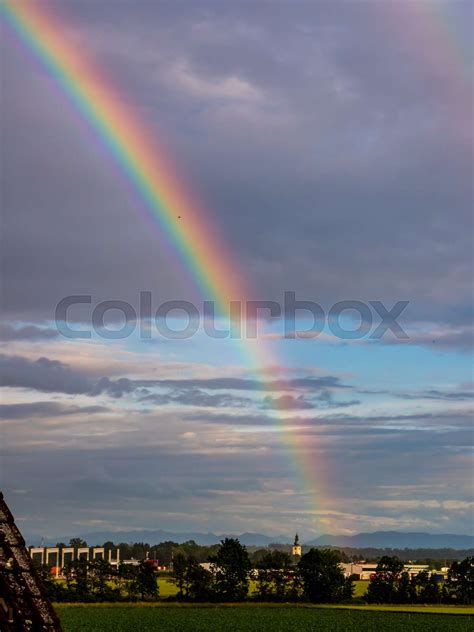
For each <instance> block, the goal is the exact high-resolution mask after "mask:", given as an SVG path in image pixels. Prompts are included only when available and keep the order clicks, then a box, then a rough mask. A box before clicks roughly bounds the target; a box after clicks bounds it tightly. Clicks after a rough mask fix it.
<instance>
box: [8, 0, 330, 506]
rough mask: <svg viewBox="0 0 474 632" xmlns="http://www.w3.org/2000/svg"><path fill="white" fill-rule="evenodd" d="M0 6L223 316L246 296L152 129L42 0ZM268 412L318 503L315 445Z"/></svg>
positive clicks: (249, 359) (259, 359)
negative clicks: (115, 88) (74, 41)
mask: <svg viewBox="0 0 474 632" xmlns="http://www.w3.org/2000/svg"><path fill="white" fill-rule="evenodd" d="M0 10H1V13H2V15H3V17H4V20H5V22H6V23H7V24H8V25H9V27H10V28H11V30H12V31H13V32H14V33H15V34H16V35H17V36H18V37H19V39H20V40H21V41H22V42H23V43H24V44H25V45H26V47H27V48H28V49H29V50H30V51H32V52H33V54H34V56H35V57H37V58H38V59H39V60H40V62H41V63H42V65H43V66H44V67H45V68H46V69H47V71H48V73H49V74H50V75H51V76H52V77H54V79H55V81H56V82H57V84H58V85H59V86H60V88H61V89H62V91H63V92H64V93H65V95H66V96H67V97H68V99H69V100H70V101H71V102H72V103H73V105H74V106H75V108H76V109H77V111H78V112H79V113H80V114H81V116H82V117H83V119H84V120H85V121H86V122H87V124H88V126H89V127H90V128H91V129H92V130H93V132H94V134H95V135H96V136H97V137H98V138H99V139H100V140H101V142H102V143H103V144H104V145H105V146H106V147H107V148H108V150H109V152H110V155H111V156H112V157H113V158H114V161H115V163H116V165H118V167H119V169H120V171H121V173H122V175H123V176H124V177H125V178H126V180H127V181H128V182H129V183H130V184H131V185H132V186H133V188H134V190H135V191H136V192H137V193H138V194H139V197H140V200H141V203H142V204H141V205H142V206H143V208H145V209H146V211H147V213H148V215H149V216H150V217H152V218H153V220H154V222H155V224H157V225H158V226H159V228H160V231H161V234H162V235H164V236H165V238H166V241H167V243H168V245H169V246H171V248H172V249H173V250H174V251H175V252H176V253H178V256H179V259H180V260H181V262H182V263H183V264H184V265H183V269H184V271H185V273H186V274H187V275H188V276H189V277H191V278H192V280H193V281H194V283H195V284H196V286H197V287H198V289H199V291H200V294H201V296H202V297H203V298H206V299H212V300H214V301H215V303H216V304H217V306H218V309H219V311H220V312H221V313H222V314H224V315H226V314H228V308H229V304H230V301H232V300H243V299H245V297H246V296H248V293H247V292H246V291H245V287H244V285H243V284H242V280H241V277H240V275H239V272H238V266H237V265H236V263H235V261H233V260H232V258H231V257H230V256H229V254H228V249H226V248H225V245H224V242H223V240H222V238H221V236H220V235H218V234H217V232H216V229H215V227H214V226H213V225H211V223H210V222H209V219H208V218H207V217H206V213H205V210H204V209H203V208H202V207H200V206H199V204H198V203H197V202H196V200H195V199H194V198H193V197H192V196H191V195H190V192H189V191H188V190H187V188H186V186H185V183H184V182H183V180H182V179H180V178H179V177H178V176H177V172H176V170H175V168H174V166H172V165H171V164H170V161H169V160H168V159H167V158H166V156H165V154H164V152H163V151H162V150H160V148H159V147H158V145H157V144H156V138H154V139H153V141H151V140H150V138H151V136H152V135H151V134H149V133H147V129H146V128H145V127H144V126H143V125H142V124H141V123H140V121H139V120H138V119H137V117H136V114H135V113H134V112H133V111H132V110H131V109H130V108H128V107H127V106H126V105H125V104H124V102H123V100H122V99H121V98H120V95H119V94H118V93H117V92H116V90H114V88H113V87H112V85H111V83H110V82H109V81H107V80H106V79H105V77H104V76H103V74H102V73H101V72H100V71H99V69H98V68H97V67H96V65H95V64H93V63H92V62H91V61H90V60H88V59H87V58H86V56H85V55H84V54H83V52H82V51H79V50H77V49H75V48H74V46H73V45H72V44H71V42H70V40H68V38H67V37H66V34H65V32H64V27H63V25H62V23H61V22H59V21H57V18H55V17H54V16H53V15H52V14H51V12H50V11H48V10H47V6H46V3H41V4H40V3H39V2H38V1H36V0H21V1H16V2H13V1H12V0H7V1H5V2H3V3H2V4H0ZM180 218H183V219H184V220H185V221H181V219H180ZM238 344H240V350H241V354H242V357H243V360H244V362H245V367H246V369H248V370H250V371H252V373H253V374H254V376H255V377H256V378H257V379H259V380H260V382H261V384H262V390H264V389H265V385H266V383H267V379H268V374H267V370H266V367H268V366H269V365H274V364H278V363H277V362H276V361H275V359H274V358H272V355H271V353H270V352H269V349H268V348H267V347H265V344H264V342H262V341H248V340H245V339H243V340H242V341H240V343H238ZM281 390H285V389H284V384H283V388H282V389H281ZM273 417H274V419H275V424H276V425H277V426H278V429H279V431H280V432H281V434H282V436H283V438H284V442H285V444H286V445H287V446H288V447H289V448H290V454H291V456H292V461H293V462H294V467H295V469H296V470H297V472H298V473H299V474H300V477H301V484H302V487H303V489H305V490H306V492H307V494H309V497H310V498H311V500H310V508H311V507H312V508H313V509H320V508H321V504H320V495H321V486H322V481H321V464H320V463H319V462H318V463H316V462H315V458H314V454H315V453H314V451H313V450H314V446H312V447H313V449H311V446H310V444H309V443H308V437H307V436H306V435H305V433H304V428H303V427H301V424H299V425H298V424H296V425H294V426H291V427H290V425H289V423H288V419H287V413H285V411H283V410H282V411H274V413H273ZM318 461H319V460H318ZM316 466H317V470H318V475H316V473H315V468H316ZM303 510H306V505H305V508H304V509H303Z"/></svg>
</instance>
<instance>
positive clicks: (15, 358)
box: [0, 0, 473, 537]
mask: <svg viewBox="0 0 474 632" xmlns="http://www.w3.org/2000/svg"><path fill="white" fill-rule="evenodd" d="M45 5H46V6H47V7H48V10H50V11H51V12H53V13H54V14H55V16H56V19H57V20H58V23H59V24H60V25H61V29H62V30H63V31H64V33H65V35H66V36H67V38H68V40H69V41H70V43H71V44H72V45H73V46H74V47H76V48H77V49H78V50H81V51H84V53H85V54H86V55H87V56H88V57H89V58H90V59H91V60H93V62H94V63H95V64H97V65H98V66H99V67H100V68H101V70H102V72H103V76H105V77H107V81H108V82H109V84H110V85H112V86H113V87H114V90H116V91H117V93H118V94H119V95H120V98H121V99H122V100H123V102H124V103H125V104H126V105H127V107H129V108H130V109H131V111H132V112H133V114H134V116H135V117H136V119H137V120H138V121H140V123H141V124H142V125H143V126H144V127H145V129H146V130H147V134H148V135H149V137H150V139H152V142H155V141H156V142H159V143H160V145H161V146H162V147H163V148H164V150H165V152H166V154H167V155H168V156H169V157H170V160H171V161H172V163H173V164H174V165H175V169H176V173H177V177H179V178H180V179H181V180H182V181H183V182H184V183H185V184H186V186H187V187H188V188H189V189H191V190H192V191H194V195H195V196H196V199H199V200H200V203H201V205H203V206H204V207H205V209H206V213H207V215H208V216H209V217H210V218H211V220H212V223H213V225H215V226H216V227H218V230H219V232H220V233H221V234H222V236H223V240H224V243H225V248H226V251H227V252H228V253H229V257H230V258H231V260H232V261H233V262H234V265H235V270H236V271H238V275H239V276H240V278H241V279H242V285H243V286H244V287H245V288H248V296H243V297H241V298H242V299H244V300H245V299H253V300H273V301H278V302H280V303H281V302H282V301H283V297H284V292H285V291H293V292H296V296H297V298H298V299H300V300H307V301H317V302H318V303H319V304H320V305H321V306H322V307H323V309H324V310H326V311H328V310H329V309H330V308H331V306H332V305H333V304H334V303H336V302H337V301H345V300H357V301H362V302H367V301H381V302H382V303H383V304H384V305H385V307H386V308H387V310H390V309H391V308H392V306H393V305H394V304H395V303H396V302H397V301H408V306H407V307H406V308H405V309H404V311H403V312H402V314H401V316H400V318H399V320H398V322H399V323H400V325H401V326H402V327H403V329H404V331H405V332H406V334H407V335H408V339H406V338H405V339H403V340H402V339H400V338H397V337H396V336H394V334H393V331H390V330H389V331H387V332H386V333H385V335H384V336H383V337H382V338H381V339H379V340H377V339H370V337H369V333H370V332H368V333H367V335H365V336H363V337H360V338H357V339H353V340H350V339H341V338H339V337H337V336H334V335H333V333H332V332H331V331H330V330H329V329H328V328H327V327H325V329H324V331H323V332H322V334H321V335H320V336H318V337H317V338H312V337H307V336H305V337H301V338H298V339H295V340H286V339H284V338H283V331H284V324H283V323H282V321H281V319H269V318H263V319H260V320H259V322H258V331H259V337H258V339H257V340H256V341H251V342H247V341H245V340H240V341H239V340H237V341H236V340H229V339H222V340H217V339H213V338H209V337H208V336H207V335H206V334H205V332H204V331H203V330H202V327H200V329H199V330H198V332H197V333H196V335H194V336H193V337H191V338H187V339H170V338H168V337H165V336H163V335H161V334H160V332H159V331H158V330H157V329H156V327H154V324H153V323H150V322H149V321H146V320H143V322H142V323H141V325H142V328H141V331H142V335H140V331H139V327H137V328H136V329H135V331H134V332H133V333H132V334H131V335H130V336H129V337H127V338H123V339H106V338H104V336H103V335H101V332H100V331H99V332H92V335H91V337H90V339H84V338H78V339H71V338H68V337H65V336H64V335H62V334H61V333H60V332H58V329H57V326H56V323H55V320H54V315H55V308H56V305H57V304H58V302H59V301H60V300H61V299H62V298H63V297H65V296H68V295H74V294H80V295H90V296H91V305H90V306H89V305H86V306H83V309H81V310H72V311H71V317H72V319H73V320H74V324H73V325H71V326H73V327H76V328H78V329H82V330H84V329H86V330H87V329H89V328H90V317H91V313H92V310H93V309H94V307H95V305H97V304H98V303H99V302H100V301H103V300H126V301H128V302H129V303H130V304H131V305H133V306H134V309H135V310H136V311H138V306H139V296H140V292H144V291H147V292H151V293H152V304H153V308H154V309H156V308H157V307H158V306H159V305H160V304H161V303H163V302H164V301H168V300H171V299H184V300H190V301H193V302H194V303H196V305H197V306H198V307H199V306H200V304H201V303H200V301H201V302H202V300H203V299H204V298H212V297H203V296H200V295H199V293H198V292H197V290H196V288H195V287H193V285H192V284H191V283H190V281H189V278H188V276H187V275H186V274H185V273H184V270H183V266H182V265H179V264H177V263H176V259H175V257H173V255H172V253H171V257H170V253H169V247H168V245H167V244H166V243H165V239H164V235H163V231H162V230H161V229H160V226H159V225H158V224H154V225H150V223H149V222H147V221H145V219H144V218H143V214H142V213H141V212H139V211H138V209H137V204H138V202H137V195H136V192H134V191H133V189H132V187H131V186H130V184H129V183H128V182H127V181H126V180H125V179H124V178H123V177H122V176H121V175H120V174H119V172H118V170H117V168H116V166H115V165H114V162H113V160H112V158H111V157H110V155H109V154H108V152H107V150H106V149H105V148H104V147H103V146H102V145H101V144H100V142H98V140H97V138H96V137H95V135H94V133H93V132H92V131H91V129H90V128H89V127H88V125H87V122H85V121H84V120H82V119H81V118H80V117H79V116H78V114H77V112H76V111H75V109H74V107H72V105H71V104H70V103H69V101H68V99H67V97H66V96H65V95H64V93H63V92H62V90H61V88H60V87H59V86H58V85H57V84H56V83H55V81H54V79H53V78H52V77H51V75H50V74H48V72H47V71H46V70H45V68H44V67H43V66H42V65H41V64H40V63H39V61H38V60H37V59H35V58H34V56H32V55H31V53H30V52H29V51H27V50H26V49H25V47H24V46H23V44H21V43H20V42H19V41H18V40H17V39H16V37H15V35H14V34H13V33H12V32H11V31H9V30H8V29H7V28H5V27H2V32H1V68H0V70H1V82H2V85H1V95H2V103H1V105H2V118H1V127H2V130H1V131H2V138H3V142H2V151H1V158H2V164H1V170H2V183H1V187H2V188H1V192H2V206H3V209H4V214H3V231H2V233H3V234H2V244H1V246H2V247H1V254H2V282H3V283H2V285H3V288H2V289H3V300H2V306H3V314H2V315H3V323H2V325H1V327H0V340H1V346H2V349H1V350H0V375H1V377H2V384H3V389H2V390H3V393H2V397H1V405H0V412H1V416H2V421H1V422H0V423H1V426H0V428H1V430H0V439H1V444H0V450H1V453H0V455H1V456H0V458H1V461H0V466H1V476H2V487H3V489H4V491H5V494H6V498H7V501H8V502H9V503H10V505H11V508H12V510H13V511H14V513H15V514H16V517H17V519H18V523H19V525H20V526H21V528H22V529H23V530H24V531H25V533H27V534H28V535H31V536H35V537H39V536H42V535H44V536H54V535H56V534H57V535H60V534H74V533H78V532H81V533H83V532H87V531H94V530H101V531H102V530H105V529H121V528H122V529H130V528H161V529H175V530H190V529H193V530H197V531H215V532H225V531H227V532H229V531H231V532H234V533H238V532H243V531H257V532H265V533H268V534H280V533H287V534H292V533H294V532H295V530H298V531H299V532H300V533H301V534H302V535H303V536H304V537H309V536H310V535H311V536H313V535H317V534H320V533H324V532H332V533H354V532H359V531H363V530H378V529H399V530H418V531H421V530H422V531H431V532H452V533H467V532H469V531H470V529H471V524H472V505H473V503H472V498H471V493H470V487H471V484H470V481H471V475H472V461H471V460H470V458H471V457H470V449H469V448H470V445H471V444H472V425H471V423H472V416H471V411H472V407H471V404H472V397H473V395H472V393H473V391H472V384H473V377H472V369H471V363H470V355H469V353H470V350H471V346H472V325H471V323H472V293H471V274H472V263H473V261H472V216H471V212H472V205H471V200H472V167H473V163H472V114H471V108H472V79H471V75H470V69H471V65H472V45H471V43H470V42H471V40H472V32H470V31H469V28H470V24H471V23H472V20H471V18H472V5H470V3H468V2H462V1H454V2H449V3H439V2H426V3H422V2H406V3H405V2H403V1H400V2H397V3H396V4H395V3H388V2H387V3H385V2H370V1H366V2H363V3H354V2H346V1H342V0H339V1H338V2H323V1H321V2H319V1H318V2H304V3H303V2H291V3H290V2H263V1H262V2H257V3H250V2H237V1H236V2H232V3H230V2H227V3H218V2H204V1H201V0H199V1H197V2H194V1H193V2H179V3H176V2H168V1H162V0H160V1H157V2H149V1H146V0H134V1H133V2H132V0H116V1H114V2H106V1H100V2H97V1H96V0H89V1H88V2H80V1H78V0H75V1H72V2H71V1H70V0H61V2H50V1H49V0H48V1H47V2H45ZM185 220H186V218H183V221H185ZM370 310H371V314H372V315H373V321H374V324H373V328H372V331H373V329H374V328H375V327H376V326H377V325H378V323H379V322H380V318H379V316H378V315H377V313H376V311H374V309H373V308H372V307H370ZM352 315H353V313H352V312H351V313H347V314H346V316H345V318H343V324H344V326H345V327H347V328H357V326H358V321H357V318H352V317H351V316H352ZM109 316H111V319H110V320H111V321H113V322H109V323H108V326H109V327H111V328H114V327H117V326H120V323H119V321H118V320H114V319H113V318H112V314H110V315H109ZM297 320H298V322H297V324H298V326H299V328H301V329H306V328H308V327H309V325H308V321H307V319H305V318H304V317H302V316H301V315H300V318H299V319H297ZM172 324H173V325H176V326H179V324H180V323H179V319H178V318H176V319H175V320H174V321H173V322H172ZM220 324H221V326H223V323H220ZM144 332H145V334H146V335H145V336H144V335H143V333H144ZM254 346H257V347H258V348H259V349H260V350H262V349H264V351H263V352H262V351H260V355H261V357H262V358H263V361H264V366H263V367H262V371H261V372H256V371H255V370H254V369H253V368H252V367H251V366H250V365H249V364H248V363H247V362H246V361H245V353H244V354H243V353H242V349H244V350H245V349H248V348H253V347H254ZM267 350H268V356H267V355H266V354H267ZM267 357H268V362H267V363H265V358H267ZM261 375H264V376H265V377H264V378H263V381H262V379H261Z"/></svg>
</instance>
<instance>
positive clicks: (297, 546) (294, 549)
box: [291, 534, 301, 557]
mask: <svg viewBox="0 0 474 632" xmlns="http://www.w3.org/2000/svg"><path fill="white" fill-rule="evenodd" d="M291 554H292V555H294V556H296V557H301V544H300V539H299V537H298V534H296V535H295V541H294V543H293V546H292V548H291Z"/></svg>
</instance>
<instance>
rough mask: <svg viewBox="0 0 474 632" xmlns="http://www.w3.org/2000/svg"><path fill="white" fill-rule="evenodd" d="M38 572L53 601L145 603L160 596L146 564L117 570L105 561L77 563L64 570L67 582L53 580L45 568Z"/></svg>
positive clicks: (153, 572) (151, 569) (77, 561)
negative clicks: (136, 601) (140, 601)
mask: <svg viewBox="0 0 474 632" xmlns="http://www.w3.org/2000/svg"><path fill="white" fill-rule="evenodd" d="M39 572H40V576H41V578H42V580H43V583H44V585H45V587H46V590H47V592H48V594H49V596H50V598H51V599H52V600H53V601H68V602H69V601H79V602H83V601H85V602H91V601H123V600H130V601H135V600H137V599H141V600H142V601H145V600H152V599H157V598H158V597H159V589H158V583H157V581H156V574H155V571H154V570H153V568H152V567H151V566H150V564H148V563H147V562H146V561H144V562H140V563H139V564H137V565H130V564H120V565H119V566H118V568H117V567H114V566H112V565H111V564H109V562H106V561H105V560H91V561H88V560H75V561H73V562H69V563H68V564H66V566H65V567H64V569H63V575H64V579H65V581H64V582H62V581H61V582H59V581H57V580H55V579H53V577H52V575H51V572H50V569H49V568H47V567H45V566H43V567H41V568H40V570H39Z"/></svg>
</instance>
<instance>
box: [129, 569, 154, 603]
mask: <svg viewBox="0 0 474 632" xmlns="http://www.w3.org/2000/svg"><path fill="white" fill-rule="evenodd" d="M135 568H136V569H137V573H136V576H135V580H134V583H135V588H136V592H138V594H139V595H140V596H141V598H142V600H143V601H144V600H145V599H156V598H157V597H158V595H159V592H158V582H157V581H156V574H155V570H154V568H153V566H152V565H151V564H149V563H148V562H147V561H146V560H145V561H143V562H140V564H139V565H138V567H135Z"/></svg>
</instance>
